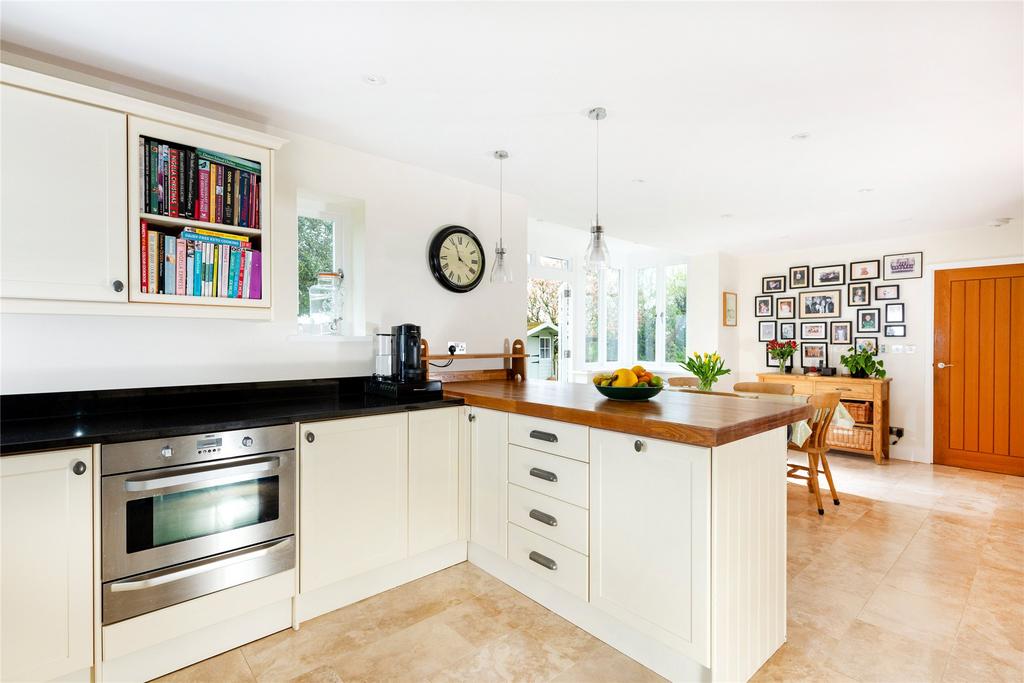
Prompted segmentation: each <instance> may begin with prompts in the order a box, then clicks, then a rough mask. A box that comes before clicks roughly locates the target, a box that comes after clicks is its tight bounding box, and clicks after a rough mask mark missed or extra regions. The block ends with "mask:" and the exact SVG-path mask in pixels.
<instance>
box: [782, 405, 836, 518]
mask: <svg viewBox="0 0 1024 683" xmlns="http://www.w3.org/2000/svg"><path fill="white" fill-rule="evenodd" d="M807 403H808V404H810V406H811V407H812V408H814V417H813V418H811V424H810V426H811V435H810V436H809V437H807V441H805V442H804V445H803V446H796V445H794V444H790V445H789V447H790V448H791V449H792V450H796V451H803V452H804V453H806V454H807V466H806V467H805V466H804V465H794V464H792V463H787V465H788V468H789V470H788V471H787V472H786V476H788V477H793V478H794V479H806V480H807V488H809V489H810V490H811V492H812V493H814V497H815V498H816V499H817V501H818V514H819V515H824V514H825V508H824V507H822V505H821V488H820V487H819V486H818V472H819V470H818V463H819V462H820V463H821V467H822V470H821V471H823V472H824V473H825V478H826V479H827V480H828V488H829V491H831V492H832V502H833V503H834V504H836V505H839V494H837V493H836V485H835V484H834V483H833V481H832V471H831V470H830V469H829V467H828V458H827V457H826V456H825V452H826V451H828V444H827V443H826V442H827V440H828V428H829V425H830V424H832V416H833V415H835V414H836V408H838V407H839V392H838V391H826V392H823V393H820V394H814V395H813V396H811V397H810V398H809V399H808V401H807ZM798 471H802V472H807V476H806V477H805V476H804V475H802V474H794V473H795V472H798ZM812 472H813V474H812Z"/></svg>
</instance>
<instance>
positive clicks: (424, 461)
mask: <svg viewBox="0 0 1024 683" xmlns="http://www.w3.org/2000/svg"><path fill="white" fill-rule="evenodd" d="M461 412H462V410H461V409H460V408H439V409H434V410H418V411H413V412H410V413H409V554H410V555H417V554H419V553H422V552H425V551H427V550H431V549H433V548H438V547H440V546H443V545H446V544H448V543H454V542H455V541H457V540H459V415H460V413H461Z"/></svg>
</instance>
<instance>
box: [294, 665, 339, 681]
mask: <svg viewBox="0 0 1024 683" xmlns="http://www.w3.org/2000/svg"><path fill="white" fill-rule="evenodd" d="M288 683H344V681H342V680H341V676H339V675H338V672H337V671H335V670H334V669H332V668H331V667H329V666H321V667H317V668H316V669H313V670H312V671H310V672H308V673H304V674H302V675H301V676H297V677H295V678H293V679H291V680H290V681H288Z"/></svg>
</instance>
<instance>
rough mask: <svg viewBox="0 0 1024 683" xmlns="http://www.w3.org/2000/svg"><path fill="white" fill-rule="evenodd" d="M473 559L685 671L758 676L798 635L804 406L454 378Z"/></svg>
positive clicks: (610, 638)
mask: <svg viewBox="0 0 1024 683" xmlns="http://www.w3.org/2000/svg"><path fill="white" fill-rule="evenodd" d="M445 395H446V397H450V398H461V399H463V400H464V401H465V403H466V408H464V410H465V411H466V412H467V421H466V425H467V426H466V429H467V431H468V434H467V435H466V438H464V439H462V442H463V443H465V444H466V446H467V448H468V450H469V451H470V452H469V461H470V468H469V470H470V475H469V479H470V488H471V495H470V530H469V552H468V554H469V560H470V561H471V562H473V563H474V564H476V565H478V566H480V567H481V568H483V569H484V570H486V571H488V572H489V573H491V574H492V575H494V576H496V577H498V578H499V579H501V580H503V581H505V582H506V583H508V584H509V585H511V586H512V587H514V588H516V589H517V590H519V591H521V592H523V593H524V594H526V595H528V596H529V597H531V598H532V599H534V600H536V601H537V602H539V603H541V604H542V605H544V606H545V607H547V608H549V609H551V610H552V611H554V612H556V613H558V614H560V615H561V616H563V617H565V618H566V619H568V620H569V621H571V622H573V623H575V624H576V625H578V626H580V627H581V628H583V629H584V630H586V631H588V632H590V633H592V634H594V635H595V636H597V637H598V638H601V639H602V640H604V641H605V642H607V643H609V644H610V645H612V646H613V647H615V648H617V649H618V650H620V651H622V652H624V653H625V654H627V655H629V656H630V657H632V658H634V659H636V660H637V661H639V662H641V663H642V664H644V665H646V666H648V667H649V668H651V669H653V670H655V671H656V672H658V673H660V674H662V675H663V676H666V677H667V678H669V679H671V680H707V681H711V680H715V681H719V680H721V681H726V680H728V681H735V680H746V679H748V678H750V676H752V675H753V674H754V673H755V672H756V671H757V669H758V668H759V667H760V666H761V665H762V664H763V663H764V662H765V661H766V660H767V659H768V658H769V657H770V656H771V655H772V653H774V652H775V651H776V650H777V649H778V648H779V647H780V646H781V645H782V643H783V642H784V641H785V634H786V469H785V464H786V430H785V426H786V425H788V424H790V423H792V422H795V421H798V420H801V419H806V418H808V417H810V415H811V408H810V407H808V406H805V405H799V406H793V405H784V404H779V403H775V402H769V401H760V400H758V399H754V398H739V397H731V396H716V395H709V394H700V393H696V392H695V393H688V392H662V393H661V394H660V395H659V396H657V397H656V398H654V399H652V400H651V401H648V402H635V403H634V402H618V401H610V400H608V399H605V398H604V397H602V396H601V395H600V394H598V393H597V392H596V391H595V390H594V388H593V387H592V386H589V385H566V384H558V383H554V382H538V381H532V382H518V383H517V382H453V383H448V384H446V385H445Z"/></svg>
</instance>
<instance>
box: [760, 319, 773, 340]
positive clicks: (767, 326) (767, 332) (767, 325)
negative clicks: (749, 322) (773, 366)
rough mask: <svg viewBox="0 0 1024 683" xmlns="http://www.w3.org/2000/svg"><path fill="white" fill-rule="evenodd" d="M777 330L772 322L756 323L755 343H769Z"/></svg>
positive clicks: (762, 321)
mask: <svg viewBox="0 0 1024 683" xmlns="http://www.w3.org/2000/svg"><path fill="white" fill-rule="evenodd" d="M776 334H777V328H776V325H775V321H774V320H761V321H760V322H758V323H757V341H760V342H770V341H771V340H773V339H775V335H776Z"/></svg>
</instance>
